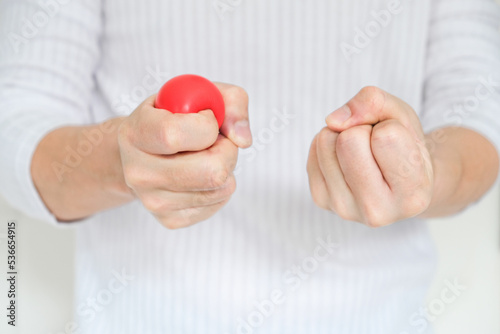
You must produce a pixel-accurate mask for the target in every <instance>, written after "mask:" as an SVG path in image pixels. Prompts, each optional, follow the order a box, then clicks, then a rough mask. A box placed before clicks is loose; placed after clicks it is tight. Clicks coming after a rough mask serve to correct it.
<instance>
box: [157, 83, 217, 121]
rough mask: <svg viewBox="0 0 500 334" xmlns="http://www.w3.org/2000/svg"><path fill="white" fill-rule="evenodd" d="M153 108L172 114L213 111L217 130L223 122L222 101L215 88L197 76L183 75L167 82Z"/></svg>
mask: <svg viewBox="0 0 500 334" xmlns="http://www.w3.org/2000/svg"><path fill="white" fill-rule="evenodd" d="M155 107H156V108H157V109H165V110H168V111H170V112H173V113H183V114H188V113H197V112H199V111H202V110H207V109H210V110H212V111H213V113H214V115H215V118H216V119H217V123H218V124H219V128H220V127H221V125H222V122H223V121H224V114H225V107H224V99H223V98H222V94H221V93H220V91H219V89H218V88H217V86H215V85H214V84H213V83H212V82H211V81H210V80H207V79H205V78H204V77H200V76H199V75H193V74H184V75H179V76H177V77H175V78H172V79H170V80H169V81H167V82H166V83H165V84H164V85H163V87H161V88H160V91H159V92H158V95H157V96H156V101H155Z"/></svg>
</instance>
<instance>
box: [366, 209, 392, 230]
mask: <svg viewBox="0 0 500 334" xmlns="http://www.w3.org/2000/svg"><path fill="white" fill-rule="evenodd" d="M362 217H363V221H362V222H363V223H364V224H365V225H367V226H368V227H371V228H379V227H383V226H386V225H389V224H390V223H391V221H390V220H389V219H388V218H387V216H386V215H385V214H384V212H383V210H381V209H380V207H379V206H378V205H377V204H375V205H373V204H365V205H364V206H363V208H362Z"/></svg>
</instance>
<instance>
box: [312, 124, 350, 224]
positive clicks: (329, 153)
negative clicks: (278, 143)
mask: <svg viewBox="0 0 500 334" xmlns="http://www.w3.org/2000/svg"><path fill="white" fill-rule="evenodd" d="M338 137H339V134H338V133H336V132H333V131H332V130H330V129H328V128H324V129H323V130H321V132H320V133H319V134H318V140H317V144H316V149H317V153H318V162H319V167H320V169H321V173H322V175H323V177H324V178H325V180H326V188H327V191H328V194H329V197H330V202H331V203H330V209H332V210H334V211H335V212H336V213H337V214H338V215H340V216H341V217H342V218H344V219H348V220H358V219H359V217H358V215H357V213H358V211H359V210H358V208H357V205H356V201H355V198H354V196H353V194H352V191H351V189H350V188H349V185H348V184H347V182H346V179H345V176H344V173H343V172H342V169H341V167H340V162H339V160H338V156H337V155H338V153H337V148H336V145H337V140H338Z"/></svg>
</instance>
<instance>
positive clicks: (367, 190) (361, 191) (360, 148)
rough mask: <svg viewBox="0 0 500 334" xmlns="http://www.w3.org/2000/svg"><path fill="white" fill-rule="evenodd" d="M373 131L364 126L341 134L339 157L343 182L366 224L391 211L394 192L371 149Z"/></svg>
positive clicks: (338, 145)
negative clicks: (389, 209) (391, 199)
mask: <svg viewBox="0 0 500 334" xmlns="http://www.w3.org/2000/svg"><path fill="white" fill-rule="evenodd" d="M371 131H372V127H371V126H370V125H362V126H357V127H354V128H350V129H348V130H345V131H344V132H342V133H340V134H339V136H338V138H337V145H336V147H337V156H338V161H339V164H340V168H341V170H342V172H343V174H344V178H345V180H346V182H347V184H348V185H349V188H350V189H351V191H352V194H353V195H354V198H355V200H356V203H357V204H358V207H359V210H360V213H361V215H362V217H363V218H364V219H363V220H367V219H366V218H368V220H373V219H378V217H374V216H375V215H376V214H378V213H379V212H383V209H384V208H385V207H389V203H387V199H388V198H390V195H391V192H390V189H389V187H388V185H387V183H386V182H385V180H384V177H383V175H382V172H381V171H380V169H379V167H378V165H377V162H376V161H375V158H374V157H373V154H372V151H371V147H370V145H371V144H370V140H371V139H370V136H371Z"/></svg>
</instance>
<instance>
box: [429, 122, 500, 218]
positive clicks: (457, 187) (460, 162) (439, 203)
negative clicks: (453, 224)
mask: <svg viewBox="0 0 500 334" xmlns="http://www.w3.org/2000/svg"><path fill="white" fill-rule="evenodd" d="M437 131H441V133H439V135H438V136H436V132H434V133H430V134H428V135H426V139H427V142H428V143H429V151H430V153H431V156H432V164H433V170H434V192H433V197H432V200H431V203H430V205H429V208H428V209H427V210H426V211H425V212H424V213H423V214H422V215H421V216H422V217H425V218H432V217H442V216H447V215H452V214H454V213H457V212H459V211H461V210H463V209H464V208H466V207H467V206H468V205H469V204H471V203H473V202H475V201H477V200H478V199H479V198H480V197H481V196H482V195H483V194H484V193H485V192H486V191H487V190H488V189H489V188H490V187H491V186H492V185H493V183H494V182H495V179H496V177H497V174H498V168H499V159H498V154H497V152H496V149H495V147H494V146H493V144H491V143H490V142H489V141H488V140H487V139H486V138H484V137H483V136H481V135H480V134H478V133H477V132H474V131H472V130H468V129H465V128H452V127H450V128H444V129H441V130H437ZM436 138H439V139H436Z"/></svg>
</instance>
